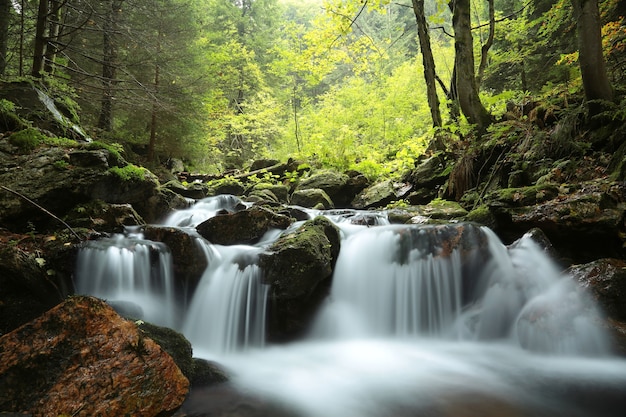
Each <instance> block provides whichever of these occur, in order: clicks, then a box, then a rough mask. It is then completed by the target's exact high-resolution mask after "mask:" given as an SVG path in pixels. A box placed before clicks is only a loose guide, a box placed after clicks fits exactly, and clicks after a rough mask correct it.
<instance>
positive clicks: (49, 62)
mask: <svg viewBox="0 0 626 417" xmlns="http://www.w3.org/2000/svg"><path fill="white" fill-rule="evenodd" d="M61 6H62V4H61V2H60V1H59V0H52V1H50V14H49V16H48V37H47V39H46V52H45V58H44V66H43V70H44V72H47V73H49V74H51V73H52V72H53V71H54V61H56V57H57V52H58V48H57V41H58V38H59V33H60V32H61Z"/></svg>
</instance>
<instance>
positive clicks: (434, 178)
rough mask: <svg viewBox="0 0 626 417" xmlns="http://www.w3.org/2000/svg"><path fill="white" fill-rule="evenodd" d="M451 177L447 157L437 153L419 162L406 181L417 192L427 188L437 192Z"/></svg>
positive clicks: (406, 177)
mask: <svg viewBox="0 0 626 417" xmlns="http://www.w3.org/2000/svg"><path fill="white" fill-rule="evenodd" d="M449 175H450V168H449V167H448V165H447V162H446V158H445V155H444V154H443V153H441V152H439V153H436V154H435V155H432V156H430V157H427V158H426V159H424V160H422V161H420V162H418V164H417V166H416V167H415V168H414V169H413V170H412V171H411V172H410V173H409V174H408V175H406V176H405V178H404V181H405V182H408V183H411V184H412V185H413V188H414V189H415V190H417V189H420V188H427V189H432V190H435V189H437V187H438V186H441V185H443V184H444V183H445V182H446V180H447V179H448V176H449Z"/></svg>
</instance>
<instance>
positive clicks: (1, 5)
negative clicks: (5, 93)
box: [0, 0, 11, 75]
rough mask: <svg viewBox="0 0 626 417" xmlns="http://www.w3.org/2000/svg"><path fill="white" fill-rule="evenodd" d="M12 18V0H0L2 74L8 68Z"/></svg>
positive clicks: (0, 62)
mask: <svg viewBox="0 0 626 417" xmlns="http://www.w3.org/2000/svg"><path fill="white" fill-rule="evenodd" d="M10 20H11V0H0V75H4V73H5V71H6V68H7V50H8V45H9V22H10Z"/></svg>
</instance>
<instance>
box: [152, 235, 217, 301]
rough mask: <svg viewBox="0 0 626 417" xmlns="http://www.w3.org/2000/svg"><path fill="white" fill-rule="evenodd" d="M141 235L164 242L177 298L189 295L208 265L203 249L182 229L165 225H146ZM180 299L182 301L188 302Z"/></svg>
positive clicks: (195, 239) (195, 238)
mask: <svg viewBox="0 0 626 417" xmlns="http://www.w3.org/2000/svg"><path fill="white" fill-rule="evenodd" d="M143 235H144V237H145V238H146V239H148V240H154V241H157V242H162V243H164V244H165V245H166V246H167V247H168V248H169V250H170V252H171V254H172V262H173V264H174V266H173V272H174V281H175V290H176V293H177V295H178V298H179V299H181V298H184V297H191V295H192V294H193V293H194V290H195V288H196V287H197V285H198V283H199V282H200V279H201V278H202V274H203V273H204V271H205V270H206V268H207V266H208V261H207V258H206V255H205V253H204V251H203V249H202V248H201V247H200V244H199V243H198V242H197V237H195V236H192V235H191V234H189V233H188V232H186V231H185V230H183V229H179V228H177V227H166V226H154V225H151V226H146V227H145V228H144V231H143ZM190 301H191V300H189V299H181V302H182V303H187V302H190Z"/></svg>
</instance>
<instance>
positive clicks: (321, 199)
mask: <svg viewBox="0 0 626 417" xmlns="http://www.w3.org/2000/svg"><path fill="white" fill-rule="evenodd" d="M291 204H293V205H295V206H301V207H305V208H314V209H317V210H329V209H332V208H334V207H335V204H334V203H333V201H332V200H331V198H330V197H329V196H328V194H326V191H324V190H321V189H319V188H309V189H306V190H296V191H294V192H293V193H292V194H291Z"/></svg>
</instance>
